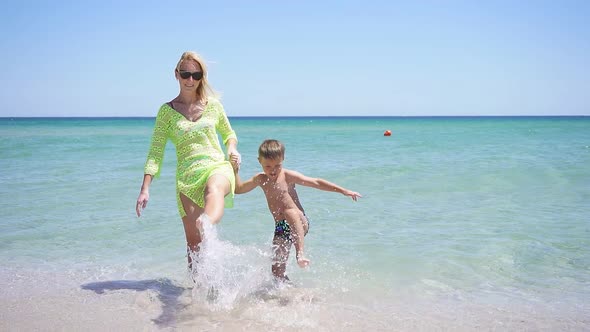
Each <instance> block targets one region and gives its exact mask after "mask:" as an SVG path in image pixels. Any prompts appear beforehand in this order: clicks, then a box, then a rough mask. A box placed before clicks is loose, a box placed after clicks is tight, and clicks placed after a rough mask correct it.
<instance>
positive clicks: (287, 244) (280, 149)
mask: <svg viewBox="0 0 590 332" xmlns="http://www.w3.org/2000/svg"><path fill="white" fill-rule="evenodd" d="M284 159H285V146H284V145H283V143H281V142H279V141H277V140H274V139H269V140H265V141H264V142H262V144H261V145H260V147H259V148H258V162H259V163H260V165H261V166H262V171H263V172H262V173H258V174H256V175H254V176H253V177H252V178H251V179H249V180H246V181H242V180H241V179H240V176H239V174H238V171H239V169H238V168H239V166H238V165H237V164H233V166H234V173H235V175H236V189H235V193H236V194H244V193H247V192H249V191H251V190H252V189H254V188H256V187H258V186H259V187H261V188H262V190H263V191H264V195H265V196H266V201H267V202H268V208H269V209H270V212H271V213H272V216H273V218H274V220H275V234H274V238H273V241H272V243H273V249H274V259H273V265H272V273H273V275H274V276H275V277H276V278H277V279H279V280H281V281H288V280H289V278H288V277H287V276H286V275H285V269H286V266H287V259H288V258H289V251H290V250H291V244H292V243H293V244H294V245H295V250H296V258H297V264H298V265H299V266H300V267H302V268H303V267H306V266H308V265H309V263H310V261H309V259H307V258H306V257H305V254H304V243H303V237H304V236H305V235H306V234H307V231H308V230H309V219H308V218H307V216H306V215H305V211H304V210H303V207H302V206H301V203H300V202H299V197H298V196H297V191H295V185H296V184H299V185H302V186H307V187H312V188H316V189H321V190H325V191H334V192H339V193H341V194H343V195H345V196H349V197H351V198H352V199H353V200H354V201H356V200H357V199H358V198H359V197H362V196H361V195H360V194H359V193H357V192H354V191H350V190H348V189H345V188H342V187H340V186H338V185H336V184H334V183H331V182H329V181H326V180H324V179H319V178H310V177H307V176H305V175H303V174H301V173H299V172H296V171H292V170H288V169H284V168H283V160H284Z"/></svg>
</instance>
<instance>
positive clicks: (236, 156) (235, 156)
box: [227, 148, 242, 169]
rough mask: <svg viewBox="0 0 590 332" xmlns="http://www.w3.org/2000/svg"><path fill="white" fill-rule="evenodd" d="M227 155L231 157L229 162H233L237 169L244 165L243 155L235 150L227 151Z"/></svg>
mask: <svg viewBox="0 0 590 332" xmlns="http://www.w3.org/2000/svg"><path fill="white" fill-rule="evenodd" d="M227 155H228V156H229V161H230V162H231V164H232V166H233V167H234V168H235V169H239V168H240V164H241V163H242V155H240V153H239V152H238V150H237V149H235V148H229V149H228V150H227Z"/></svg>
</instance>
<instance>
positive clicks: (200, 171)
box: [144, 98, 237, 217]
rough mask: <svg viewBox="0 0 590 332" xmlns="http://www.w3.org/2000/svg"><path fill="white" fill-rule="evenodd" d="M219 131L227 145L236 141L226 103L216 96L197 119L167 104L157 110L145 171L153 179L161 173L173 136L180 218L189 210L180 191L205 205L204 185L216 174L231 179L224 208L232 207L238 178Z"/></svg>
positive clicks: (199, 203) (200, 204) (210, 99)
mask: <svg viewBox="0 0 590 332" xmlns="http://www.w3.org/2000/svg"><path fill="white" fill-rule="evenodd" d="M218 132H219V134H221V138H222V140H223V144H224V145H226V144H227V140H228V139H230V138H234V139H236V140H237V137H236V133H235V132H234V131H233V129H232V128H231V125H230V123H229V120H228V119H227V115H226V114H225V111H224V110H223V105H222V104H221V103H220V102H219V101H218V100H216V99H213V98H209V100H208V103H207V106H206V107H205V110H204V111H203V114H202V115H201V118H200V119H199V120H197V121H195V122H193V121H190V120H187V119H186V118H185V117H184V115H182V114H180V113H178V112H177V111H176V110H174V109H173V108H172V107H170V105H168V104H164V105H162V107H160V110H159V111H158V115H157V116H156V124H155V126H154V133H153V135H152V142H151V145H150V150H149V153H148V157H147V161H146V163H145V168H144V173H145V174H150V175H152V177H153V178H158V177H159V176H160V171H161V167H162V161H163V159H164V148H165V147H166V143H167V142H168V139H170V140H171V141H172V143H173V144H174V146H175V147H176V157H177V165H176V200H177V204H178V212H179V213H180V216H181V217H184V216H186V213H185V211H184V208H183V206H182V202H181V200H180V193H183V194H184V195H185V196H186V197H188V198H190V199H191V200H192V201H193V202H195V203H197V204H198V205H199V206H200V207H203V206H204V205H205V204H204V191H205V184H206V183H207V179H209V177H210V176H212V175H213V174H222V175H224V176H225V177H227V178H228V179H229V181H230V184H231V192H230V194H229V195H227V196H226V197H225V207H232V206H233V197H234V190H235V185H236V182H235V181H236V180H235V177H234V172H233V169H232V166H231V163H230V162H229V161H228V160H226V158H225V154H224V152H223V150H222V149H221V146H220V145H219V139H218V137H217V133H218Z"/></svg>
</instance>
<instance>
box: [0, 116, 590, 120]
mask: <svg viewBox="0 0 590 332" xmlns="http://www.w3.org/2000/svg"><path fill="white" fill-rule="evenodd" d="M228 117H229V118H230V119H231V120H255V121H258V120H347V119H352V120H362V119H367V120H380V119H590V115H350V116H327V115H326V116H324V115H318V116H290V115H286V116H231V115H228ZM155 118H156V117H155V116H113V117H111V116H87V117H86V116H72V117H68V116H63V117H61V116H48V117H36V116H33V117H26V116H16V117H0V121H29V120H65V121H67V120H75V121H80V120H109V121H110V120H122V121H126V120H127V121H128V120H153V119H155Z"/></svg>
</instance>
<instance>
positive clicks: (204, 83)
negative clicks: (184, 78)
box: [174, 51, 217, 101]
mask: <svg viewBox="0 0 590 332" xmlns="http://www.w3.org/2000/svg"><path fill="white" fill-rule="evenodd" d="M185 61H195V62H196V63H198V64H199V66H201V70H202V71H203V78H201V83H200V84H199V87H198V88H197V97H198V98H199V99H201V100H203V101H206V100H207V97H217V93H216V92H215V90H213V88H212V87H211V86H210V85H209V81H208V80H207V76H208V75H207V65H206V64H205V61H204V60H203V58H202V57H201V56H200V55H199V54H197V53H196V52H193V51H186V52H184V53H182V56H181V57H180V60H178V63H177V64H176V68H175V69H174V72H175V73H176V72H179V71H180V65H181V64H182V63H183V62H185Z"/></svg>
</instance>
